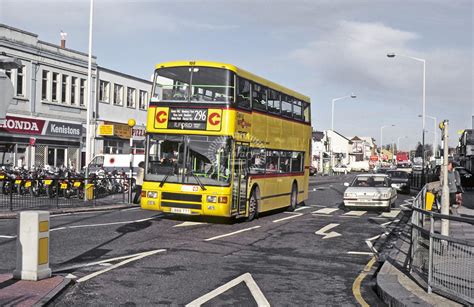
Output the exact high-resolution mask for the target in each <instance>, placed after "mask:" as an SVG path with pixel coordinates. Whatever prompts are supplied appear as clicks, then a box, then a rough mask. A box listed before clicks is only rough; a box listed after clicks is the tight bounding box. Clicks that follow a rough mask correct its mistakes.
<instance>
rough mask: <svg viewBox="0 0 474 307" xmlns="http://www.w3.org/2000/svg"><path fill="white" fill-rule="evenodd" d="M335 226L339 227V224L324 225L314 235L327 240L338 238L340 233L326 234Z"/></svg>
mask: <svg viewBox="0 0 474 307" xmlns="http://www.w3.org/2000/svg"><path fill="white" fill-rule="evenodd" d="M336 226H339V224H329V225H326V226H324V227H323V228H321V229H320V230H318V231H316V232H315V234H317V235H320V236H323V239H329V238H334V237H338V236H340V235H341V234H340V233H337V232H335V231H331V232H326V231H328V230H330V229H332V228H334V227H336Z"/></svg>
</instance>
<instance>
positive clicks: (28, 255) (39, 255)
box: [13, 211, 51, 281]
mask: <svg viewBox="0 0 474 307" xmlns="http://www.w3.org/2000/svg"><path fill="white" fill-rule="evenodd" d="M16 242H17V243H16V246H17V248H16V250H17V255H16V269H15V271H13V277H14V278H15V279H22V280H34V281H37V280H40V279H44V278H48V277H51V269H50V268H49V212H48V211H23V212H21V213H20V214H19V222H18V238H17V240H16Z"/></svg>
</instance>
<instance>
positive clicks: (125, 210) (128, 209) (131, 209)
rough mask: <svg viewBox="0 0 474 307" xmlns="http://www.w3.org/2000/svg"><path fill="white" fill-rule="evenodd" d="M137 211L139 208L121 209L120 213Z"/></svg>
mask: <svg viewBox="0 0 474 307" xmlns="http://www.w3.org/2000/svg"><path fill="white" fill-rule="evenodd" d="M137 209H140V207H133V208H127V209H123V210H120V211H122V212H125V211H132V210H137Z"/></svg>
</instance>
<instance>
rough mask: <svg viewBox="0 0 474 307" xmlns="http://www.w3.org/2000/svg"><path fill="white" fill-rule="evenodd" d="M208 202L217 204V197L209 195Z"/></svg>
mask: <svg viewBox="0 0 474 307" xmlns="http://www.w3.org/2000/svg"><path fill="white" fill-rule="evenodd" d="M206 201H207V202H208V203H215V202H217V196H212V195H208V196H207V197H206Z"/></svg>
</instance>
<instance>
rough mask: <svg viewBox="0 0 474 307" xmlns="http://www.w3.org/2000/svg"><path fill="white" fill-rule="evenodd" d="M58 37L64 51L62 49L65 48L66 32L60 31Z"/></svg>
mask: <svg viewBox="0 0 474 307" xmlns="http://www.w3.org/2000/svg"><path fill="white" fill-rule="evenodd" d="M60 35H61V48H63V49H64V48H66V36H67V33H66V32H63V31H62V30H61V33H60Z"/></svg>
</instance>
